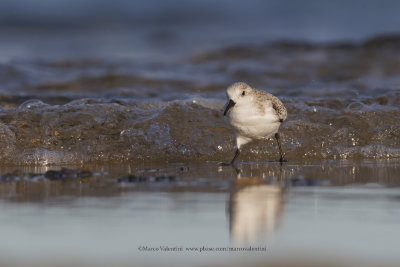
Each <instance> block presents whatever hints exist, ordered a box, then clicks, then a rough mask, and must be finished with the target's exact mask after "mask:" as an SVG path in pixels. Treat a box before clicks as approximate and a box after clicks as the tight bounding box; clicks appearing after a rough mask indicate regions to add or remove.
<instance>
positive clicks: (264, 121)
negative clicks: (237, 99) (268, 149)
mask: <svg viewBox="0 0 400 267" xmlns="http://www.w3.org/2000/svg"><path fill="white" fill-rule="evenodd" d="M227 120H228V122H229V124H230V125H232V127H233V128H234V129H235V130H236V132H237V133H239V134H240V135H242V136H245V137H249V138H252V139H263V138H268V137H270V136H272V135H273V134H275V133H276V132H277V131H278V128H279V126H280V122H279V118H278V117H277V115H276V112H275V110H274V109H273V107H272V105H265V106H264V107H263V109H260V107H259V106H257V105H254V103H252V102H244V103H240V104H236V105H235V106H234V107H233V108H232V109H231V110H230V112H229V113H228V116H227Z"/></svg>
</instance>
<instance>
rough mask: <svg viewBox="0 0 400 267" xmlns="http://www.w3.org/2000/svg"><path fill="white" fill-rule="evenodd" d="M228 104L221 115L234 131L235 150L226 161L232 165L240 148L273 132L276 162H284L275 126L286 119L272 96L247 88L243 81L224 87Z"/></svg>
mask: <svg viewBox="0 0 400 267" xmlns="http://www.w3.org/2000/svg"><path fill="white" fill-rule="evenodd" d="M226 95H227V97H228V103H227V104H226V106H225V111H224V116H226V117H225V118H226V119H227V121H228V123H229V124H230V125H232V127H233V128H234V130H235V133H236V145H237V149H236V153H235V156H234V157H233V159H232V161H231V162H230V163H229V164H224V165H233V163H234V162H235V160H236V158H237V157H238V156H239V154H240V148H241V147H242V146H243V145H244V144H247V143H248V142H250V141H252V140H257V139H267V138H270V137H272V136H273V135H275V139H276V142H277V143H278V148H279V153H280V159H279V161H280V162H283V161H286V160H285V158H284V155H283V153H282V147H281V144H280V142H279V134H278V129H279V126H280V125H281V123H282V122H283V121H285V120H286V118H287V111H286V108H285V106H284V105H283V104H282V102H281V101H280V100H279V99H278V98H277V97H275V96H273V95H271V94H269V93H267V92H264V91H261V90H258V89H255V88H251V87H250V86H249V85H247V84H246V83H243V82H237V83H234V84H232V85H231V86H229V87H228V90H226Z"/></svg>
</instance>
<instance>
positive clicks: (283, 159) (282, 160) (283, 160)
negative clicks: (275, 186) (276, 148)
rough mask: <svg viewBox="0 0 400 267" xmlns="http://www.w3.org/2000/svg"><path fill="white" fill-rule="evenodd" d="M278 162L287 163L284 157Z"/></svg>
mask: <svg viewBox="0 0 400 267" xmlns="http://www.w3.org/2000/svg"><path fill="white" fill-rule="evenodd" d="M279 162H288V161H287V159H285V158H284V157H281V158H280V159H279Z"/></svg>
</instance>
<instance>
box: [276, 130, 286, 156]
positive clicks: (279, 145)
mask: <svg viewBox="0 0 400 267" xmlns="http://www.w3.org/2000/svg"><path fill="white" fill-rule="evenodd" d="M275 139H276V142H277V143H278V148H279V154H280V156H281V157H280V159H279V162H286V161H287V160H286V159H285V157H284V155H283V152H282V147H281V142H279V134H278V133H276V134H275Z"/></svg>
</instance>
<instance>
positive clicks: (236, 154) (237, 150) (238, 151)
mask: <svg viewBox="0 0 400 267" xmlns="http://www.w3.org/2000/svg"><path fill="white" fill-rule="evenodd" d="M239 154H240V150H239V148H237V149H236V152H235V156H234V157H233V159H232V160H231V165H233V164H234V163H235V160H236V158H237V157H238V156H239Z"/></svg>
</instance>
